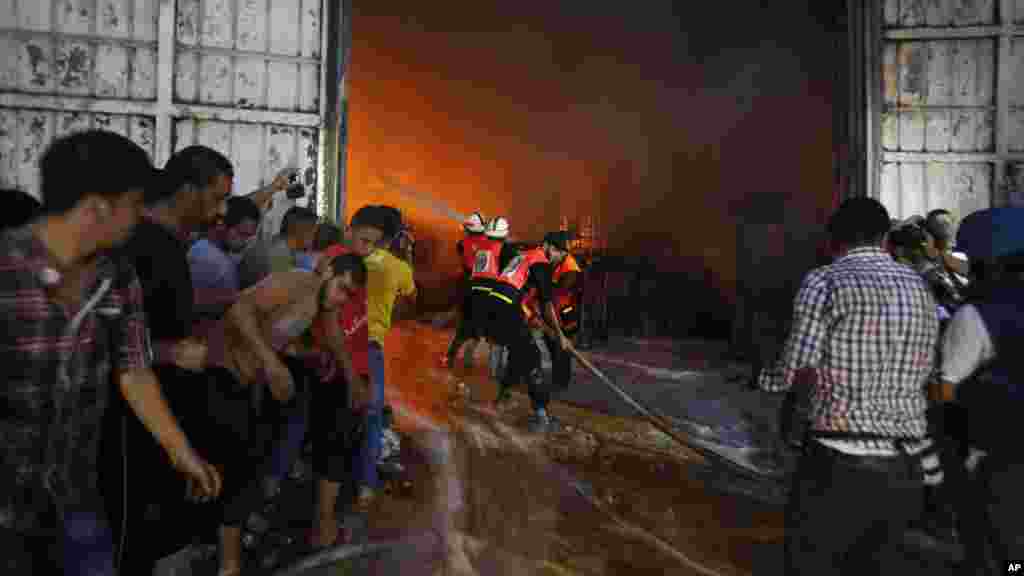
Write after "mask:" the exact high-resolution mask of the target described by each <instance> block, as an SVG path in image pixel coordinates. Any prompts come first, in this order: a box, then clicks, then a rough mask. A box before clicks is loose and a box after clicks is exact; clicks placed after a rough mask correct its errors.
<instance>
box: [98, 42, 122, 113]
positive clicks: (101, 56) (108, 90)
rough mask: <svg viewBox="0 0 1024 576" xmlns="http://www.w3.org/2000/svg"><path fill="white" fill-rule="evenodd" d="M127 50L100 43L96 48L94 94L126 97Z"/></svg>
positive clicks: (103, 96) (106, 96)
mask: <svg viewBox="0 0 1024 576" xmlns="http://www.w3.org/2000/svg"><path fill="white" fill-rule="evenodd" d="M128 62H129V59H128V50H127V49H126V48H125V47H124V46H118V45H116V44H101V45H99V46H98V47H97V49H96V96H99V97H100V98H117V99H124V98H127V97H128V70H129V65H128Z"/></svg>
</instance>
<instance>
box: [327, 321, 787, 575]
mask: <svg viewBox="0 0 1024 576" xmlns="http://www.w3.org/2000/svg"><path fill="white" fill-rule="evenodd" d="M448 338H449V334H448V333H447V332H442V331H437V330H434V329H432V328H430V327H428V326H423V325H404V326H402V327H400V328H399V329H397V330H395V332H394V334H393V335H392V337H391V339H389V341H388V342H387V345H386V347H385V348H386V350H387V352H388V355H389V356H390V358H391V359H390V363H389V366H388V380H387V384H388V386H387V387H388V389H389V400H390V402H391V403H392V405H393V406H395V411H396V424H397V427H398V428H399V430H400V431H401V432H402V433H403V437H404V445H403V448H402V450H403V461H404V462H405V463H406V465H407V472H406V475H405V477H403V478H401V479H397V480H396V481H395V482H393V483H392V484H391V485H390V486H389V493H388V494H387V495H386V496H385V497H383V498H381V499H380V500H379V501H378V502H377V503H376V505H375V508H374V510H373V511H371V513H370V514H369V524H370V537H371V539H373V540H380V539H400V540H404V541H405V542H407V543H410V544H411V545H410V546H409V547H407V548H406V549H405V550H404V551H403V552H401V553H394V554H390V555H385V556H386V557H379V558H377V559H375V560H372V561H365V562H364V563H363V566H362V568H363V569H364V570H366V571H367V572H369V573H382V574H383V573H390V574H395V573H399V572H400V573H402V574H431V575H433V574H451V575H460V576H461V575H472V574H480V575H488V576H490V575H505V574H508V575H518V574H524V575H525V574H552V575H581V576H582V575H595V576H597V575H612V574H623V575H625V574H629V575H633V574H680V575H688V574H701V575H716V574H722V575H726V574H728V575H740V574H752V573H754V566H755V565H758V566H759V569H758V570H757V573H758V574H762V573H774V572H775V570H767V571H766V570H764V568H765V566H764V564H765V562H766V561H767V562H768V563H770V564H775V563H777V561H778V557H779V554H780V553H779V550H780V549H781V541H782V515H781V511H780V509H779V508H778V507H769V506H765V505H759V504H756V503H754V502H753V501H748V500H746V499H744V498H737V497H735V496H722V495H719V494H718V493H716V492H715V491H714V490H711V489H709V488H710V487H709V486H707V485H706V484H705V481H704V480H703V479H702V478H701V477H700V476H699V475H697V474H695V473H694V471H695V470H697V469H700V468H702V467H703V463H702V459H701V457H700V456H699V455H697V454H696V453H694V452H692V451H689V450H687V449H685V448H682V447H679V446H675V445H673V444H671V442H670V441H668V439H667V438H665V437H664V435H661V434H660V433H657V432H656V431H653V429H652V428H651V427H650V426H648V425H647V424H645V423H643V422H641V421H638V420H634V419H628V418H616V417H611V416H606V415H600V414H596V413H593V412H589V411H585V410H581V409H576V408H572V407H569V406H566V405H556V406H554V407H553V409H552V412H553V413H554V414H555V415H557V416H558V417H559V418H560V419H561V420H562V422H563V424H564V428H565V429H564V430H563V431H561V432H560V433H558V434H552V435H548V436H546V437H544V436H537V435H531V434H528V433H526V427H525V425H524V423H525V418H526V416H527V408H528V406H527V405H528V401H527V400H526V398H525V395H523V394H514V395H513V403H512V404H513V405H512V406H510V407H509V408H508V409H506V410H503V411H502V412H501V413H500V414H499V413H497V412H495V411H494V410H493V408H492V407H491V405H492V402H493V399H494V397H495V392H496V390H495V387H494V385H493V383H492V382H490V381H489V379H488V378H487V375H486V366H480V367H478V368H477V369H476V370H473V371H471V372H468V373H466V372H464V371H462V370H461V369H458V370H456V372H455V373H454V374H453V373H450V372H448V371H447V370H444V369H441V368H439V367H438V366H437V359H438V358H439V357H440V355H441V354H442V352H443V350H444V349H445V348H446V346H447V342H448ZM459 364H460V365H461V362H460V363H459ZM467 392H468V394H467ZM343 570H345V568H343V567H340V566H339V567H337V568H336V569H334V570H332V571H331V572H330V573H345V572H344V571H343ZM396 570H398V571H396Z"/></svg>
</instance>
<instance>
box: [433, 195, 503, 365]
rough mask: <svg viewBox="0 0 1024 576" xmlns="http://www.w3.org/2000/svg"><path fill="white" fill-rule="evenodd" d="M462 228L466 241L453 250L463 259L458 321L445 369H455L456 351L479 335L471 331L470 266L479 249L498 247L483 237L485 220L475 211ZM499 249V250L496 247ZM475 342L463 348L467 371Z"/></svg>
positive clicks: (462, 241) (471, 292) (461, 241)
mask: <svg viewBox="0 0 1024 576" xmlns="http://www.w3.org/2000/svg"><path fill="white" fill-rule="evenodd" d="M462 228H463V230H465V232H466V236H465V238H463V239H462V240H459V243H458V244H457V245H456V248H455V249H456V250H457V251H458V253H459V257H460V259H461V260H462V279H461V281H460V282H459V292H460V294H459V296H460V298H459V301H460V303H461V304H460V307H459V308H460V309H459V318H458V324H457V325H456V328H455V337H454V338H452V342H451V344H450V345H449V346H448V354H447V355H446V356H445V357H444V359H443V363H444V365H445V366H449V367H450V366H454V364H455V357H456V356H457V355H458V353H459V349H460V348H462V345H463V344H465V343H466V341H468V340H476V339H478V338H479V336H478V335H477V334H476V333H475V332H474V330H473V326H474V323H473V318H472V303H471V296H472V294H473V291H472V290H471V286H472V281H473V265H474V263H475V261H476V253H477V251H478V250H480V248H484V247H488V246H491V245H493V244H494V243H498V244H499V245H500V241H498V240H493V239H490V238H488V237H487V236H486V235H485V234H484V218H483V216H481V215H480V213H479V212H474V213H473V214H471V215H470V216H469V217H468V218H466V221H465V222H463V223H462ZM499 250H500V248H499ZM474 344H475V342H471V343H470V345H469V346H468V347H467V348H466V357H465V365H466V368H467V369H468V368H470V367H471V366H472V364H473V351H474V349H475V346H474Z"/></svg>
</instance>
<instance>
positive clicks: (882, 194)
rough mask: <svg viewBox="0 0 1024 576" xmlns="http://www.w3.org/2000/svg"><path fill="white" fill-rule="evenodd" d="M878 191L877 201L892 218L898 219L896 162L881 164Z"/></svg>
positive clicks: (898, 197)
mask: <svg viewBox="0 0 1024 576" xmlns="http://www.w3.org/2000/svg"><path fill="white" fill-rule="evenodd" d="M879 180H880V184H879V190H878V201H879V202H881V203H882V205H883V206H885V208H886V209H887V210H888V211H889V215H890V217H892V218H899V217H900V165H899V164H898V163H896V162H886V163H884V164H882V170H881V175H880V178H879Z"/></svg>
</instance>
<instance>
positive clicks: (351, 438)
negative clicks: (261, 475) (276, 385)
mask: <svg viewBox="0 0 1024 576" xmlns="http://www.w3.org/2000/svg"><path fill="white" fill-rule="evenodd" d="M310 392H311V394H312V405H311V410H310V423H309V434H310V437H311V439H312V441H313V472H314V473H315V474H316V475H317V476H318V477H320V478H324V479H327V480H329V481H331V482H337V483H339V484H341V485H342V487H343V489H344V490H346V494H345V498H340V499H339V500H343V501H345V502H346V503H350V502H351V500H350V497H351V498H354V496H355V492H354V490H351V488H353V487H354V486H355V482H354V481H353V480H354V479H355V468H354V464H355V458H356V455H357V452H358V449H359V440H360V435H359V432H360V430H359V425H360V424H361V423H362V418H356V417H355V415H354V414H353V412H352V410H351V409H350V408H349V405H348V392H349V384H348V382H347V381H346V380H345V377H344V376H343V375H340V376H338V377H337V378H335V379H334V381H332V382H317V383H316V384H313V385H312V386H311V387H310ZM340 503H341V502H339V504H340Z"/></svg>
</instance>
